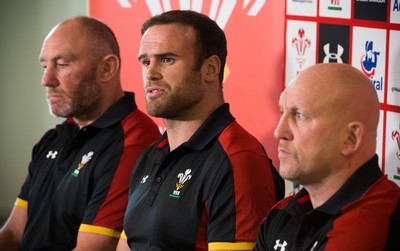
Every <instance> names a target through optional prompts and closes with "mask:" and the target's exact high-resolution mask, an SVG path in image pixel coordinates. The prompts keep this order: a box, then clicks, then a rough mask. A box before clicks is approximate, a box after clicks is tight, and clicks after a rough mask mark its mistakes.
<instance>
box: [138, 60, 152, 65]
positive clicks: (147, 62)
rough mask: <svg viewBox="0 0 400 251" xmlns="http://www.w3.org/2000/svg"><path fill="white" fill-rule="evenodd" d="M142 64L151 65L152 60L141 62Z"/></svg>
mask: <svg viewBox="0 0 400 251" xmlns="http://www.w3.org/2000/svg"><path fill="white" fill-rule="evenodd" d="M140 63H141V64H142V65H149V64H150V60H141V61H140Z"/></svg>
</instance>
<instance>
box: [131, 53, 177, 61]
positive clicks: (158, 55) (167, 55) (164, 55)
mask: <svg viewBox="0 0 400 251" xmlns="http://www.w3.org/2000/svg"><path fill="white" fill-rule="evenodd" d="M154 57H155V58H166V57H178V55H177V54H175V53H172V52H166V53H159V54H155V55H154ZM143 58H148V55H147V54H140V55H139V56H138V60H139V61H140V60H142V59H143Z"/></svg>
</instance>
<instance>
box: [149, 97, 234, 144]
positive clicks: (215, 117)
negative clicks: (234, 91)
mask: <svg viewBox="0 0 400 251" xmlns="http://www.w3.org/2000/svg"><path fill="white" fill-rule="evenodd" d="M233 121H235V118H234V117H233V116H232V114H231V113H230V111H229V104H228V103H225V104H222V105H221V106H220V107H218V108H217V109H216V110H215V111H214V112H212V113H211V114H210V116H208V118H207V119H206V120H205V121H204V123H203V124H202V125H201V126H200V127H199V128H198V129H197V130H196V132H195V133H194V134H193V135H192V136H191V137H190V138H189V140H188V141H186V142H185V143H183V144H182V146H185V147H188V148H192V149H195V150H201V149H203V148H204V147H205V146H206V145H207V144H209V143H210V142H211V141H212V140H213V139H214V138H215V137H216V136H218V135H219V134H220V133H221V132H222V131H223V130H224V129H225V128H226V127H227V126H228V125H229V124H230V123H232V122H233ZM167 130H168V129H167ZM167 143H168V138H167V131H165V132H164V134H163V135H162V137H161V138H160V139H159V140H158V142H157V146H158V148H159V149H161V148H163V147H165V146H166V145H167Z"/></svg>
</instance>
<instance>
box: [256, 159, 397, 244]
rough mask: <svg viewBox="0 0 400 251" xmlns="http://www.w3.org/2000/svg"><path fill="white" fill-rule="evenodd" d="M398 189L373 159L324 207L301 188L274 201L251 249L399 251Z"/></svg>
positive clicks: (376, 160)
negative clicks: (284, 197)
mask: <svg viewBox="0 0 400 251" xmlns="http://www.w3.org/2000/svg"><path fill="white" fill-rule="evenodd" d="M399 201H400V188H399V187H398V186H397V185H396V184H395V183H393V182H392V181H389V180H388V179H387V177H386V176H383V174H382V172H381V170H380V168H379V166H378V157H377V156H375V157H373V158H372V159H371V160H369V161H368V162H367V163H366V164H364V165H363V166H362V167H361V168H360V169H358V170H357V171H356V172H355V173H354V174H353V175H352V176H351V177H350V179H349V180H348V181H347V182H346V183H345V184H344V185H343V186H342V187H341V188H340V189H339V190H338V191H337V192H336V193H335V194H334V195H333V196H332V197H331V198H330V199H329V200H328V201H326V202H325V203H324V204H323V205H321V206H320V207H318V208H316V209H313V208H312V205H311V201H310V197H309V195H308V193H307V191H306V190H305V189H304V188H303V189H302V190H300V191H299V193H298V194H296V195H295V196H294V197H293V196H292V197H290V198H286V199H284V200H282V201H281V202H279V203H278V204H277V205H276V206H274V208H273V209H272V210H271V212H270V213H269V214H268V216H267V219H266V221H265V222H264V223H263V224H262V225H261V226H260V230H259V236H258V240H257V243H256V248H255V250H257V251H261V250H277V251H294V250H296V251H299V250H307V251H311V250H312V251H318V250H325V251H327V250H332V251H333V250H335V251H338V250H357V251H358V250H360V251H361V250H363V251H364V250H386V251H389V250H390V251H394V250H400V242H399V241H398V239H399V237H400V202H399Z"/></svg>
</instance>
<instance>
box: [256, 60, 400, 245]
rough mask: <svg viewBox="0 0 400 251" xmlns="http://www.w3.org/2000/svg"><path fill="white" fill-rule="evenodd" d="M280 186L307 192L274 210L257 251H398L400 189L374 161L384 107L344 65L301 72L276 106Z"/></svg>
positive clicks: (364, 79)
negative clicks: (285, 183) (283, 181)
mask: <svg viewBox="0 0 400 251" xmlns="http://www.w3.org/2000/svg"><path fill="white" fill-rule="evenodd" d="M279 107H280V110H281V118H280V121H279V123H278V125H277V127H276V129H275V132H274V134H275V137H276V138H277V139H278V140H279V147H278V156H279V160H280V168H279V171H280V174H281V176H282V177H283V178H285V179H288V180H290V181H293V182H296V183H299V184H301V185H302V186H303V188H302V189H301V190H300V191H299V192H298V193H297V194H295V195H293V196H290V197H288V198H285V199H284V200H282V201H280V202H279V203H277V204H276V205H275V206H274V207H273V209H272V211H271V212H270V213H269V214H268V216H267V218H266V220H265V221H264V222H263V223H262V225H261V226H260V228H259V235H258V239H257V242H256V247H255V250H278V251H283V250H285V251H291V250H313V251H317V250H332V251H333V250H335V251H338V250H357V251H358V250H360V251H361V250H363V251H364V250H400V242H399V241H398V238H399V237H400V204H399V200H400V188H399V187H398V186H397V185H396V184H395V183H393V182H392V181H389V180H388V179H387V177H386V176H385V175H383V174H382V172H381V169H380V168H379V165H378V156H377V155H376V154H375V150H376V149H375V148H376V136H377V125H378V120H379V101H378V97H377V94H376V91H375V89H374V86H373V85H372V84H371V81H370V80H369V79H368V78H367V77H366V76H364V75H363V74H362V73H361V72H360V71H358V70H357V69H355V68H353V67H352V66H350V65H345V64H317V65H315V66H312V67H309V68H307V69H306V70H304V71H303V72H301V73H300V74H299V75H298V76H297V78H295V79H294V80H293V81H292V82H291V83H290V84H289V85H288V86H287V88H286V89H285V90H284V91H283V93H282V94H281V97H280V100H279Z"/></svg>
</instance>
